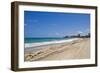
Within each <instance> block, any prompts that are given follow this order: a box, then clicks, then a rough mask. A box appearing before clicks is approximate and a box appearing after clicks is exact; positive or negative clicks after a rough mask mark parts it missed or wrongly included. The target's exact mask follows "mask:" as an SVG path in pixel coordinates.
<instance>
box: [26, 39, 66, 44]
mask: <svg viewBox="0 0 100 73" xmlns="http://www.w3.org/2000/svg"><path fill="white" fill-rule="evenodd" d="M63 39H65V38H24V43H39V42H48V41H56V40H63Z"/></svg>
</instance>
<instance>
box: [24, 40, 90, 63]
mask: <svg viewBox="0 0 100 73" xmlns="http://www.w3.org/2000/svg"><path fill="white" fill-rule="evenodd" d="M89 40H90V39H89V38H77V39H75V40H70V41H65V40H62V41H59V42H58V41H55V42H54V41H53V42H52V43H45V44H42V45H43V46H42V47H41V44H38V45H39V46H40V47H38V48H42V49H38V50H36V51H34V50H33V49H34V48H32V47H34V46H32V47H30V50H29V49H27V50H25V61H42V60H43V61H45V60H66V59H85V58H89V57H90V41H89ZM54 43H55V44H54ZM50 44H53V45H50ZM46 45H47V46H46ZM35 46H37V45H35ZM27 48H28V47H27Z"/></svg>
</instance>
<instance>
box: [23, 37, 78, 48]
mask: <svg viewBox="0 0 100 73" xmlns="http://www.w3.org/2000/svg"><path fill="white" fill-rule="evenodd" d="M74 40H77V38H73V39H66V40H56V41H49V42H40V43H25V48H29V47H36V46H42V45H49V44H60V43H66V42H72V41H74Z"/></svg>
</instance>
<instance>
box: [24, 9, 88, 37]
mask: <svg viewBox="0 0 100 73" xmlns="http://www.w3.org/2000/svg"><path fill="white" fill-rule="evenodd" d="M89 30H90V14H79V13H58V12H38V11H24V36H25V37H64V36H66V35H73V34H77V33H79V32H80V33H82V34H87V33H88V32H89Z"/></svg>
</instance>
